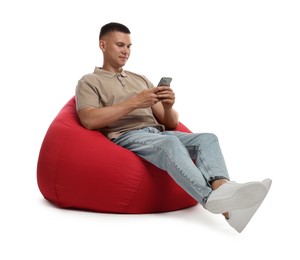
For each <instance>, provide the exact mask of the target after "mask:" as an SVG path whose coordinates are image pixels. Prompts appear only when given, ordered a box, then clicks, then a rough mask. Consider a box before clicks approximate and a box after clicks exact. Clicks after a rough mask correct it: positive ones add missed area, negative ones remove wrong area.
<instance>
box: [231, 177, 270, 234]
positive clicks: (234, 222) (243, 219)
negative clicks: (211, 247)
mask: <svg viewBox="0 0 300 260" xmlns="http://www.w3.org/2000/svg"><path fill="white" fill-rule="evenodd" d="M262 183H263V184H264V186H265V187H266V189H267V193H268V191H269V190H270V187H271V184H272V180H270V179H265V180H263V181H262ZM266 195H267V194H266ZM265 197H266V196H265ZM265 197H263V198H262V200H261V201H260V202H259V203H257V204H256V205H255V206H253V207H250V208H246V209H238V210H233V211H232V212H229V219H226V221H227V222H228V223H229V225H230V226H232V227H233V228H234V229H235V230H236V231H237V232H239V233H241V232H242V231H243V230H244V228H245V227H246V226H247V224H248V223H249V221H250V220H251V218H252V217H253V215H254V214H255V212H256V211H257V209H258V208H259V207H260V205H261V204H262V202H263V200H264V198H265Z"/></svg>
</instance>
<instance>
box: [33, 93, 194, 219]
mask: <svg viewBox="0 0 300 260" xmlns="http://www.w3.org/2000/svg"><path fill="white" fill-rule="evenodd" d="M177 130H179V131H186V132H190V131H189V130H188V129H187V128H186V127H185V126H184V125H183V124H181V123H180V125H179V127H178V129H177ZM37 182H38V186H39V189H40V191H41V193H42V194H43V196H44V197H45V199H47V200H49V201H51V202H52V203H54V204H56V205H58V206H59V207H62V208H76V209H82V210H89V211H96V212H106V213H153V212H166V211H173V210H179V209H183V208H187V207H191V206H194V205H196V204H197V201H195V200H194V199H193V198H192V197H190V196H189V195H188V194H187V193H186V192H185V191H184V190H183V189H182V188H181V187H180V186H178V185H177V184H176V183H175V182H174V181H173V179H172V178H171V177H170V176H169V175H168V173H166V172H165V171H163V170H160V169H158V168H157V167H156V166H154V165H152V164H150V163H148V162H147V161H145V160H144V159H142V158H140V157H138V156H137V155H135V154H134V153H132V152H131V151H128V150H126V149H125V148H123V147H120V146H118V145H116V144H114V143H112V142H111V141H109V140H108V139H107V138H106V137H104V136H103V135H102V134H101V133H100V132H98V131H91V130H87V129H85V128H84V127H83V126H81V124H80V122H79V119H78V116H77V113H76V108H75V97H72V98H71V99H70V101H69V102H68V103H67V104H66V105H65V106H64V107H63V108H62V110H61V111H60V112H59V114H58V115H57V116H56V118H55V119H54V120H53V122H52V123H51V125H50V127H49V129H48V131H47V133H46V135H45V137H44V140H43V143H42V146H41V149H40V153H39V158H38V164H37Z"/></svg>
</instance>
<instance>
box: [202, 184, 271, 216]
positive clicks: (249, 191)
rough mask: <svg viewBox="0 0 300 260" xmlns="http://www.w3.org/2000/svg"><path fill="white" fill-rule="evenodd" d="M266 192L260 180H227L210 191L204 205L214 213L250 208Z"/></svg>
mask: <svg viewBox="0 0 300 260" xmlns="http://www.w3.org/2000/svg"><path fill="white" fill-rule="evenodd" d="M267 193H268V191H267V189H266V187H265V185H264V184H263V183H262V182H258V181H257V182H247V183H243V184H239V183H235V182H227V183H225V184H223V185H221V186H220V187H219V188H217V189H216V190H214V191H212V193H211V194H210V196H209V197H208V199H207V202H206V204H205V205H204V207H205V208H206V209H207V210H208V211H210V212H212V213H216V214H220V213H224V212H231V211H233V210H237V209H245V208H250V207H252V206H255V205H256V204H257V203H259V202H261V201H262V200H263V198H264V197H265V196H266V195H267Z"/></svg>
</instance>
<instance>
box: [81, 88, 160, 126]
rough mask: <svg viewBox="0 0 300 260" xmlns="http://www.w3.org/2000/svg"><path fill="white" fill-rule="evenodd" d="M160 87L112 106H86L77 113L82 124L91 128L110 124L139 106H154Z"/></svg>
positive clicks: (144, 91) (157, 99)
mask: <svg viewBox="0 0 300 260" xmlns="http://www.w3.org/2000/svg"><path fill="white" fill-rule="evenodd" d="M158 91H159V90H158V88H152V89H147V90H143V91H142V92H141V93H139V94H137V95H136V96H134V97H132V98H130V99H128V100H126V101H124V102H122V103H119V104H116V105H113V106H110V107H101V108H94V107H84V108H82V109H80V110H79V111H78V112H77V113H78V116H79V119H80V121H81V123H82V125H83V126H84V127H85V128H87V129H91V130H95V129H99V128H103V127H105V126H107V125H110V124H112V123H114V122H116V121H117V120H119V119H120V118H122V117H123V116H125V115H127V114H129V113H131V112H132V111H133V110H135V109H138V108H146V107H152V106H153V105H154V104H156V103H157V102H158V101H159V98H158V95H157V94H156V93H157V92H158Z"/></svg>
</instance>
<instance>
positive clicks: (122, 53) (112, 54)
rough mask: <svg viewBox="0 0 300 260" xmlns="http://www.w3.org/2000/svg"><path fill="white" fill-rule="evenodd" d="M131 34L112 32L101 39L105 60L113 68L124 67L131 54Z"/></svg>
mask: <svg viewBox="0 0 300 260" xmlns="http://www.w3.org/2000/svg"><path fill="white" fill-rule="evenodd" d="M130 47H131V39H130V34H127V33H122V32H111V33H109V34H107V35H105V36H104V37H103V38H102V39H101V40H100V48H101V50H102V52H103V55H104V62H105V63H106V64H109V65H110V66H112V67H113V68H121V67H123V66H124V65H125V64H126V62H127V60H128V58H129V56H130Z"/></svg>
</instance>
